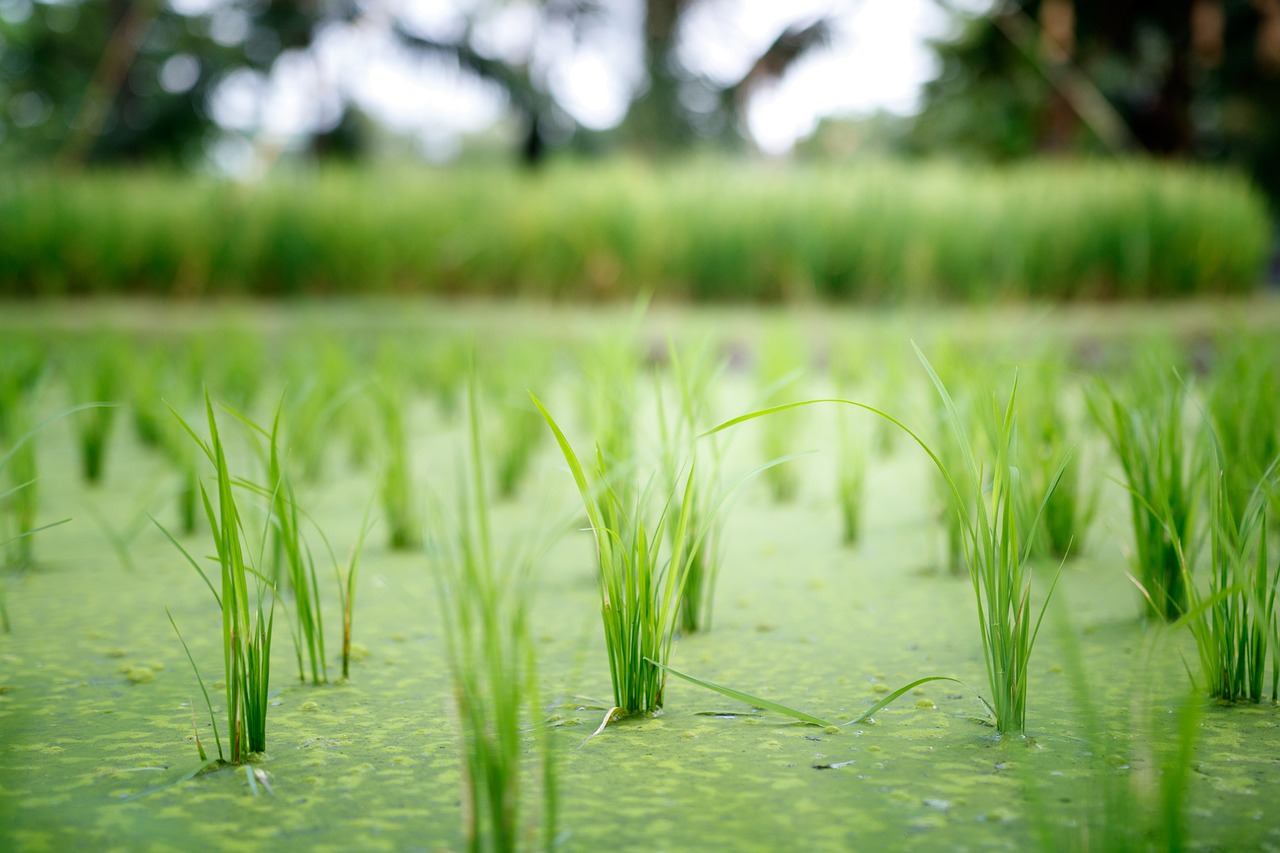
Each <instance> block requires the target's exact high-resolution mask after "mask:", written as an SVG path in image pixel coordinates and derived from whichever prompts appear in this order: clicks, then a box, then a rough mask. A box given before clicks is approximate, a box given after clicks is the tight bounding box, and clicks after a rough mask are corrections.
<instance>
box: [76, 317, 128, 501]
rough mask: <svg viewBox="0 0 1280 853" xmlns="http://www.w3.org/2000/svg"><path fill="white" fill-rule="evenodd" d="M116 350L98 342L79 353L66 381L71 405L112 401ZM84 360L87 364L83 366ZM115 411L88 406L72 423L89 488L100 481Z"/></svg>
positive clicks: (117, 367) (116, 375)
mask: <svg viewBox="0 0 1280 853" xmlns="http://www.w3.org/2000/svg"><path fill="white" fill-rule="evenodd" d="M117 346H118V345H116V344H114V342H110V341H107V340H106V339H100V340H98V341H96V342H95V343H94V344H93V346H92V347H91V348H90V349H89V350H87V351H84V352H81V353H80V358H81V359H82V361H79V362H77V363H75V364H73V365H72V366H71V372H70V376H69V377H68V378H69V381H70V385H71V388H72V394H73V395H74V398H75V399H74V400H73V403H87V402H90V401H94V402H100V403H110V402H113V401H114V398H115V397H116V396H117V394H118V393H119V391H120V388H119V377H120V375H121V364H120V354H119V351H118V349H117ZM85 360H87V361H88V362H89V363H88V364H86V363H85ZM115 409H116V407H115V406H114V405H111V406H90V407H88V408H87V409H85V410H84V414H83V415H81V416H80V417H78V418H76V419H75V421H74V423H75V429H76V435H77V437H78V438H79V441H80V471H81V474H82V475H83V477H84V481H85V482H86V483H88V484H89V485H96V484H97V483H98V482H99V481H101V479H102V473H103V469H104V467H105V465H106V454H107V446H108V442H109V440H110V438H111V429H112V426H113V425H114V423H115V414H116V412H115Z"/></svg>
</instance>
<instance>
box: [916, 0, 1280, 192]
mask: <svg viewBox="0 0 1280 853" xmlns="http://www.w3.org/2000/svg"><path fill="white" fill-rule="evenodd" d="M937 2H938V3H939V4H940V5H942V6H944V7H946V8H947V9H949V10H950V11H952V12H954V13H956V14H957V15H958V16H960V17H961V19H962V20H963V21H964V24H963V26H962V27H961V30H960V33H959V35H958V37H956V38H954V39H950V40H946V41H941V42H938V43H936V44H935V46H934V47H935V51H936V53H937V56H938V59H939V61H940V64H941V72H940V74H939V75H938V77H937V78H936V79H935V80H934V81H933V82H932V83H930V84H929V85H928V86H927V87H926V89H925V95H924V108H923V110H922V112H921V114H920V116H919V118H918V120H917V122H916V124H915V127H914V130H913V133H912V141H911V144H912V147H913V148H915V149H916V150H924V151H939V150H941V151H947V152H950V153H953V154H959V155H960V156H968V157H982V158H993V159H1008V158H1014V157H1022V156H1027V155H1030V154H1034V153H1040V152H1045V151H1080V150H1107V151H1120V150H1126V149H1138V150H1144V151H1147V152H1150V153H1152V154H1155V155H1158V156H1165V157H1184V158H1196V159H1203V160H1214V161H1216V160H1228V161H1233V162H1238V163H1240V164H1242V165H1244V166H1245V167H1246V168H1248V169H1250V170H1251V171H1252V172H1253V173H1254V175H1255V177H1256V178H1257V180H1258V181H1259V183H1260V184H1261V185H1262V186H1263V187H1264V189H1266V190H1267V191H1268V193H1269V194H1270V195H1271V197H1272V198H1273V199H1280V157H1277V156H1276V152H1278V151H1280V0H1119V1H1118V2H1117V0H1022V2H1013V0H1003V2H997V3H996V4H995V5H994V7H993V8H992V9H991V10H990V11H989V12H988V13H986V14H983V15H976V16H975V15H961V13H959V12H958V11H957V10H955V9H954V8H953V7H952V4H951V3H949V2H947V0H937Z"/></svg>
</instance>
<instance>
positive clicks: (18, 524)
mask: <svg viewBox="0 0 1280 853" xmlns="http://www.w3.org/2000/svg"><path fill="white" fill-rule="evenodd" d="M34 382H35V380H33V382H32V384H31V385H30V386H27V387H25V388H22V387H16V388H6V389H4V393H5V399H4V402H3V410H4V415H3V416H2V417H0V452H3V453H4V460H5V464H4V465H3V468H2V469H0V470H2V471H3V475H4V476H3V477H0V540H3V541H4V542H6V543H7V544H6V546H5V555H4V561H5V565H6V566H9V567H16V568H25V567H28V566H31V565H32V564H33V563H34V562H35V548H34V544H33V543H34V541H35V540H34V538H33V537H32V536H31V535H30V534H31V532H32V531H34V530H35V529H36V516H37V513H38V512H39V506H40V499H39V492H38V489H37V482H36V479H37V471H36V459H37V456H36V441H35V433H34V427H35V424H34V423H33V422H32V420H33V419H32V407H33V404H34V401H33V399H32V398H33V397H34V394H35V384H34Z"/></svg>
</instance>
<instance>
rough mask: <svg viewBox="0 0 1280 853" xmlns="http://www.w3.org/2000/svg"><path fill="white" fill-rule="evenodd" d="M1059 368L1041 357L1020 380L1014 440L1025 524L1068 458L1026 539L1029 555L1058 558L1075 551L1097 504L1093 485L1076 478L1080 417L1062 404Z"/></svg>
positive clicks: (1060, 367) (1078, 467)
mask: <svg viewBox="0 0 1280 853" xmlns="http://www.w3.org/2000/svg"><path fill="white" fill-rule="evenodd" d="M1062 370H1063V367H1062V365H1060V364H1058V363H1054V362H1052V361H1042V362H1040V363H1039V364H1037V366H1036V368H1035V372H1034V373H1033V374H1032V381H1031V382H1028V383H1023V388H1024V389H1025V390H1024V392H1023V395H1022V401H1021V405H1020V407H1019V411H1020V413H1021V414H1020V420H1021V423H1022V426H1023V430H1022V432H1021V433H1020V435H1019V439H1020V440H1019V442H1018V471H1019V473H1020V474H1021V476H1022V477H1024V478H1025V479H1026V480H1027V484H1028V488H1027V489H1025V490H1024V491H1023V497H1024V500H1023V502H1022V506H1021V508H1020V512H1021V513H1022V519H1023V524H1024V525H1025V526H1027V527H1029V526H1030V523H1031V520H1032V519H1033V518H1034V517H1035V514H1036V511H1037V509H1038V507H1037V506H1036V503H1035V498H1034V497H1033V496H1034V495H1038V494H1044V492H1045V490H1046V489H1047V487H1048V485H1049V482H1050V481H1051V480H1052V478H1053V476H1054V474H1055V473H1056V472H1057V471H1058V469H1059V468H1062V463H1063V460H1064V459H1067V458H1068V457H1070V458H1071V460H1072V462H1070V463H1068V464H1067V466H1066V467H1065V468H1063V469H1062V476H1061V477H1060V478H1059V480H1058V487H1057V488H1056V489H1054V490H1053V493H1052V494H1051V495H1050V496H1049V502H1048V503H1047V504H1045V507H1044V516H1043V518H1041V520H1040V526H1039V527H1038V528H1037V535H1036V537H1035V539H1034V540H1033V541H1032V543H1031V549H1032V552H1033V553H1034V554H1038V555H1043V556H1048V557H1054V558H1058V559H1061V558H1063V557H1065V556H1067V554H1068V552H1071V551H1074V552H1076V553H1079V551H1080V550H1081V548H1082V547H1083V544H1084V536H1085V533H1086V532H1087V531H1088V529H1089V525H1090V523H1091V522H1092V520H1093V517H1094V514H1095V513H1096V511H1097V507H1098V490H1097V488H1096V487H1094V486H1090V485H1086V482H1085V481H1084V480H1083V479H1082V478H1081V476H1080V465H1079V451H1078V448H1080V447H1081V446H1082V443H1083V439H1084V436H1083V434H1082V430H1081V429H1080V423H1079V421H1078V420H1077V419H1076V418H1075V417H1073V416H1072V415H1071V414H1070V412H1069V411H1068V410H1067V408H1066V407H1065V406H1064V403H1063V397H1064V395H1065V391H1066V389H1065V387H1064V386H1063V382H1062Z"/></svg>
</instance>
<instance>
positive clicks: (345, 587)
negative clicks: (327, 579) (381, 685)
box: [333, 504, 372, 681]
mask: <svg viewBox="0 0 1280 853" xmlns="http://www.w3.org/2000/svg"><path fill="white" fill-rule="evenodd" d="M370 508H372V504H370ZM368 533H369V510H368V509H366V510H365V514H364V520H363V521H362V522H361V524H360V535H359V536H358V537H357V538H356V543H355V545H353V546H352V548H351V553H350V555H349V556H348V557H347V567H346V571H345V572H344V571H341V570H340V569H339V568H338V562H337V560H334V563H333V571H334V574H335V575H336V576H337V579H338V598H339V601H341V603H342V680H343V681H346V680H347V679H349V678H351V630H352V625H353V624H354V619H355V611H356V576H357V575H358V574H359V571H360V553H361V552H362V551H363V550H364V538H365V536H367V535H368Z"/></svg>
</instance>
